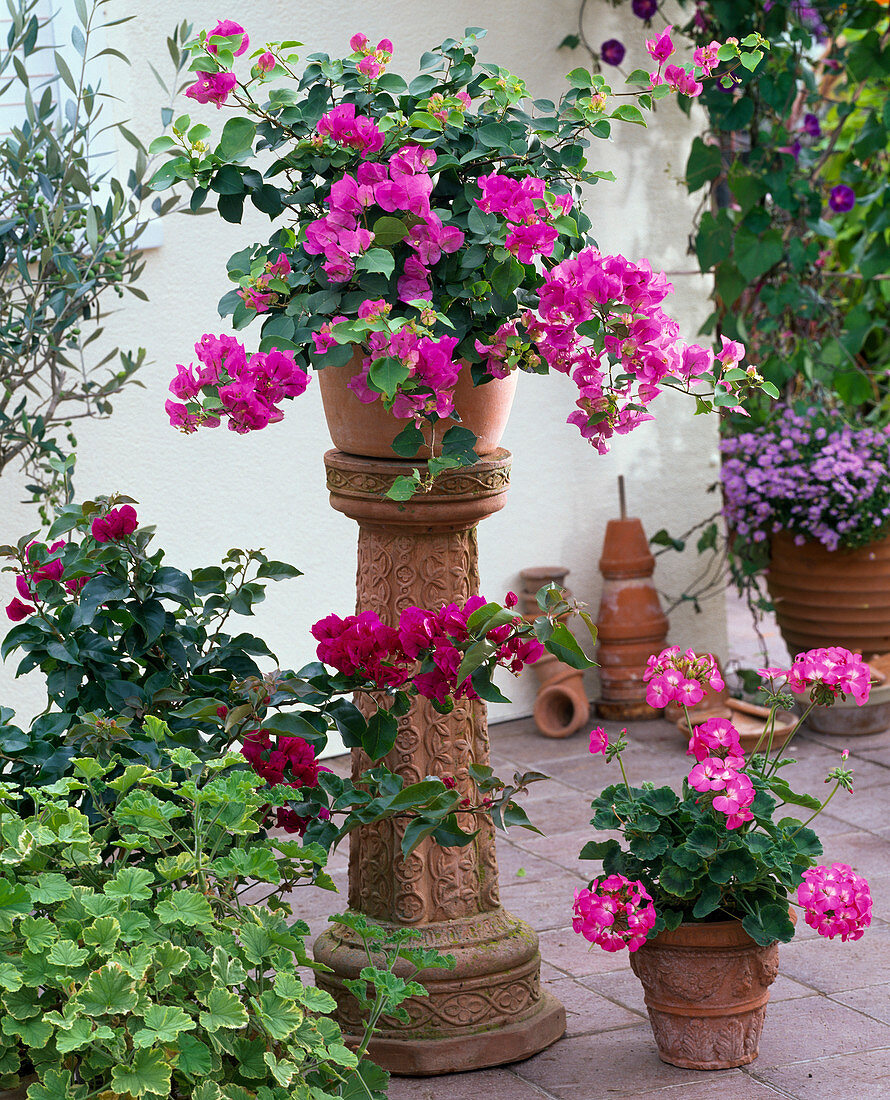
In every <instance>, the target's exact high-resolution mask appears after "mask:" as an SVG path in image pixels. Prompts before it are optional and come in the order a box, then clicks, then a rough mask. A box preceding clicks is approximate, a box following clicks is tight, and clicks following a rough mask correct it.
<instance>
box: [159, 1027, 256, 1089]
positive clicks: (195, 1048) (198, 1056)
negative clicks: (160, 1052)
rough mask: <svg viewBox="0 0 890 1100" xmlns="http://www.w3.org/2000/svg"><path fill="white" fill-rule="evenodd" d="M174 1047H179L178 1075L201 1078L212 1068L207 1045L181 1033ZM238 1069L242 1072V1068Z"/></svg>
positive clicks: (186, 1033) (211, 1058) (192, 1036)
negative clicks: (183, 1074)
mask: <svg viewBox="0 0 890 1100" xmlns="http://www.w3.org/2000/svg"><path fill="white" fill-rule="evenodd" d="M176 1045H177V1047H179V1053H178V1055H177V1059H176V1068H177V1069H178V1070H179V1071H180V1073H185V1074H187V1075H188V1076H189V1077H203V1076H205V1074H208V1073H209V1072H210V1070H211V1069H212V1068H213V1057H212V1055H211V1053H210V1050H209V1048H208V1047H207V1044H206V1043H202V1042H201V1040H200V1039H196V1038H195V1037H194V1035H189V1034H188V1032H183V1033H182V1034H181V1035H180V1036H179V1039H178V1040H177V1043H176ZM239 1068H241V1069H242V1071H243V1066H240V1067H239ZM196 1095H197V1094H196Z"/></svg>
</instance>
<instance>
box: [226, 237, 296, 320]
mask: <svg viewBox="0 0 890 1100" xmlns="http://www.w3.org/2000/svg"><path fill="white" fill-rule="evenodd" d="M291 270H292V268H291V264H290V260H289V259H288V258H287V255H286V254H285V253H284V252H279V253H278V257H277V259H276V260H275V261H274V262H273V261H272V260H269V261H268V262H267V264H266V270H265V271H263V272H262V273H261V274H260V275H257V276H256V277H255V278H254V279H253V280H252V282H251V285H249V286H246V287H242V288H241V289H240V290H238V291H237V293H238V296H239V297H240V298H241V300H242V301H243V302H244V304H245V305H246V306H247V308H248V309H255V310H256V312H257V313H267V312H268V310H269V309H270V308H271V307H272V306H273V305H274V304H275V303H276V302H277V300H278V295H279V293H283V294H287V291H288V285H287V281H286V280H287V276H288V275H290V273H291ZM276 284H277V285H276Z"/></svg>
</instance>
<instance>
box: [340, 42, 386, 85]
mask: <svg viewBox="0 0 890 1100" xmlns="http://www.w3.org/2000/svg"><path fill="white" fill-rule="evenodd" d="M349 48H350V49H351V50H352V52H353V54H359V55H360V56H361V60H360V61H359V62H358V64H357V65H356V68H357V69H358V71H359V72H360V73H361V74H362V75H363V76H366V77H367V78H368V80H376V79H377V77H378V76H381V75H382V74H383V73H384V72H386V66H387V65H388V64H389V63H390V61H392V42H390V40H389V39H388V38H381V40H380V41H379V42H378V43H377V46H376V48H375V47H373V46H372V45H371V43H370V41H369V39H368V36H367V35H366V34H361V33H360V32H359V33H358V34H354V35H353V36H352V38H350V39H349Z"/></svg>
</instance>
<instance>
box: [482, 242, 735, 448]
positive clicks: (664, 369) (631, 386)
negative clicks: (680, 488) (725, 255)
mask: <svg viewBox="0 0 890 1100" xmlns="http://www.w3.org/2000/svg"><path fill="white" fill-rule="evenodd" d="M672 290H673V287H672V285H671V284H670V283H669V282H668V280H667V278H666V277H665V275H664V274H663V273H660V272H659V273H656V272H654V271H653V270H652V268H651V266H650V265H649V264H648V262H647V261H645V260H643V261H641V262H640V263H633V262H632V261H631V260H628V259H627V258H626V257H624V256H612V255H604V254H603V253H602V252H600V251H599V249H596V248H585V249H583V250H582V251H581V252H579V253H577V255H574V256H571V257H569V258H568V259H566V260H563V261H562V262H561V263H559V264H556V265H555V266H554V267H553V268H551V269H550V270H549V271H547V273H546V275H545V281H544V285H543V286H542V287H541V290H540V293H539V304H538V309H537V312H536V313H531V312H527V313H526V314H525V315H524V316H523V324H524V326H525V328H526V331H527V333H528V336H529V338H530V340H531V343H532V346H533V347H534V350H535V352H536V353H537V354H540V356H541V357H542V358H543V359H544V360H545V361H546V363H547V365H548V366H549V367H550V368H551V369H553V370H557V371H560V372H562V373H563V374H568V375H570V376H571V378H572V380H573V381H574V382H575V384H576V385H577V387H578V391H579V395H578V398H577V400H576V402H575V403H576V405H577V408H576V409H575V410H574V411H573V412H572V413H570V415H569V416H568V418H567V420H568V423H569V424H575V425H576V426H577V427H578V428H579V429H580V431H581V434H582V435H583V436H584V437H585V438H586V439H587V440H589V442H590V443H591V444H592V445H593V446H594V447H596V449H597V450H598V451H599V452H600V454H604V453H606V451H608V449H609V441H610V439H611V438H612V436H613V435H615V434H619V435H625V434H627V433H628V432H630V431H632V430H633V429H634V428H635V427H636V426H637V425H638V424H640V423H642V422H643V421H645V420H651V419H652V416H651V414H649V413H647V412H646V408H647V406H648V405H649V403H650V402H651V401H653V400H654V399H655V398H656V397H657V396H658V394H659V393H660V392H661V391H660V389H659V383H661V382H663V381H664V380H665V379H668V378H671V379H676V380H678V381H679V382H681V383H682V385H683V386H684V387H685V388H687V389H691V388H692V384H693V382H694V381H696V380H699V379H702V378H705V379H708V380H709V381H710V382H713V377H712V375H713V372H714V371H715V365H716V364H717V363H719V364H720V369H728V368H729V367H733V366H735V365H736V364H737V363H738V362H739V361H740V360H741V359H742V357H743V356H744V354H745V349H744V347H742V345H741V344H739V343H737V342H735V341H731V340H727V339H726V338H725V337H723V338H722V340H723V344H722V348H721V350H720V351H719V352H718V353H717V355H716V356H715V355H714V354H713V353H712V352H711V351H709V350H708V349H707V348H703V347H700V346H699V345H698V344H686V343H684V342H683V341H682V340H680V338H679V332H680V328H679V325H678V324H677V322H676V321H674V320H673V319H672V318H671V317H669V316H668V315H667V314H666V313H665V312H664V311H663V310H662V309H661V303H662V302H663V301H664V300H665V298H666V297H667V296H668V294H670V293H671V291H672ZM591 321H596V322H598V324H599V326H600V331H601V335H600V344H599V347H595V346H594V345H593V344H592V343H591V342H590V341H589V340H587V339H586V338H585V337H584V336H582V335H581V334H579V332H578V328H579V326H583V325H586V324H587V323H588V322H591ZM510 334H511V333H510V332H509V331H506V330H505V331H504V332H503V333H500V334H499V335H498V336H496V337H495V340H494V341H493V343H492V344H491V345H490V346H489V347H488V348H485V347H484V345H479V344H477V349H478V350H479V351H480V352H481V353H483V354H485V355H486V356H487V369H488V370H489V372H490V373H495V372H496V371H497V369H498V363H499V362H500V363H501V364H503V362H504V359H505V356H506V354H507V346H506V339H505V338H506V337H508V336H509V335H510ZM616 375H617V377H616ZM717 388H723V389H724V390H726V391H727V392H728V389H729V387H728V386H727V385H726V384H725V383H722V382H718V383H717Z"/></svg>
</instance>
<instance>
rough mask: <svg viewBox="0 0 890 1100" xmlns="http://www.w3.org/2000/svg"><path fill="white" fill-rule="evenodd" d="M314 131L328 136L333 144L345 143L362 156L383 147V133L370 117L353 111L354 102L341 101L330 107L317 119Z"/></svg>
mask: <svg viewBox="0 0 890 1100" xmlns="http://www.w3.org/2000/svg"><path fill="white" fill-rule="evenodd" d="M316 133H318V134H319V135H321V137H325V138H328V139H329V140H330V141H332V142H334V144H335V145H345V146H347V147H348V148H350V149H354V150H355V151H356V152H357V153H360V154H361V155H362V156H363V157H369V156H370V155H371V154H372V153H379V152H380V150H381V149H382V148H383V134H382V133H381V131H380V130H379V129H378V128H377V124H376V123H375V122H374V120H373V119H372V118H366V117H365V116H364V115H357V114H356V113H355V104H354V103H341V104H340V105H339V106H337V107H332V108H331V110H330V111H328V112H327V114H325V115H322V116H321V118H320V119H319V120H318V125H317V127H316Z"/></svg>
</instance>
